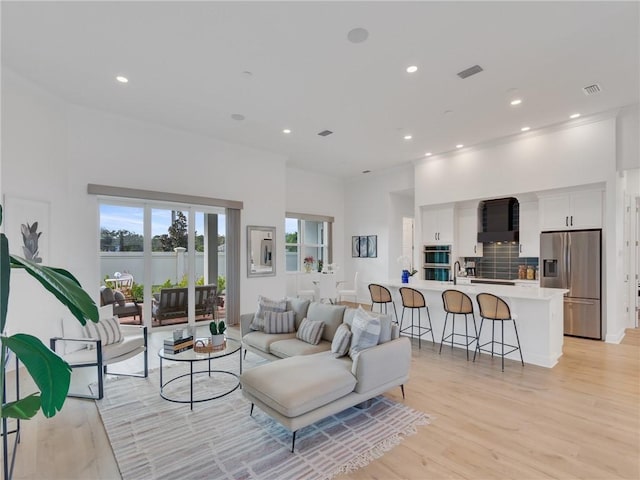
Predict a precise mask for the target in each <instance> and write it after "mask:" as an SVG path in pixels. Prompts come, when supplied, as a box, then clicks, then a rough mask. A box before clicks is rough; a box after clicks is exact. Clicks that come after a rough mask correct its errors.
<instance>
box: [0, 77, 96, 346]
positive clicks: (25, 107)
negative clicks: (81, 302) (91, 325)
mask: <svg viewBox="0 0 640 480" xmlns="http://www.w3.org/2000/svg"><path fill="white" fill-rule="evenodd" d="M66 158H67V123H66V105H65V104H64V103H63V102H61V101H60V100H58V99H56V98H55V97H53V96H51V95H49V94H47V93H46V92H43V91H41V90H40V89H38V88H36V87H34V86H32V85H30V84H28V83H26V82H22V81H20V80H19V78H18V77H16V76H14V75H12V74H11V72H9V71H8V70H7V69H3V71H2V175H1V177H0V178H1V181H2V193H3V195H4V198H6V197H19V198H27V199H31V200H41V201H44V202H48V203H49V205H50V207H51V208H50V216H49V224H50V231H49V232H44V233H43V236H42V237H41V239H40V242H48V246H49V256H50V259H49V260H47V263H49V264H52V265H59V266H65V265H66V266H69V263H68V261H67V259H68V258H69V257H72V256H73V255H72V253H71V251H68V250H66V249H65V248H64V244H62V245H61V244H60V242H59V241H58V239H60V238H61V237H63V236H64V235H65V228H66V224H67V223H68V219H67V218H66V215H65V213H66V212H65V207H66V204H67V202H66V177H67V166H66ZM3 203H4V202H3ZM60 205H62V206H61V207H60V208H58V207H59V206H60ZM4 214H5V218H4V221H3V228H6V222H7V221H9V222H10V221H11V214H12V212H11V211H8V210H5V211H4ZM10 247H11V245H10ZM11 251H14V250H13V249H11ZM74 273H78V272H74ZM78 278H79V279H80V281H81V282H83V283H85V284H86V281H87V276H86V275H82V274H80V275H78ZM10 287H11V291H10V294H9V305H8V316H7V329H8V330H9V333H16V332H24V333H29V334H32V335H37V336H39V337H40V338H41V339H42V340H43V341H45V344H47V345H48V339H49V338H50V337H51V336H53V335H55V334H58V333H59V319H60V318H61V316H62V315H63V314H64V313H65V309H64V307H62V306H61V305H60V304H59V303H58V302H57V301H56V300H54V299H53V297H52V296H51V295H50V294H48V293H45V291H44V289H43V288H42V287H40V284H39V283H37V282H36V281H35V280H34V279H32V278H31V277H30V276H29V275H27V274H26V273H24V272H21V271H17V270H13V271H12V272H11V281H10ZM96 293H97V292H96Z"/></svg>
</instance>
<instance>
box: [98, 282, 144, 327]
mask: <svg viewBox="0 0 640 480" xmlns="http://www.w3.org/2000/svg"><path fill="white" fill-rule="evenodd" d="M106 305H113V314H114V315H117V316H118V317H131V316H133V319H134V320H135V319H136V317H138V319H139V321H140V325H142V306H141V305H140V304H138V302H137V301H136V300H135V299H133V298H126V297H125V296H124V294H123V293H122V292H120V291H118V290H112V289H111V288H109V287H100V306H101V307H104V306H106Z"/></svg>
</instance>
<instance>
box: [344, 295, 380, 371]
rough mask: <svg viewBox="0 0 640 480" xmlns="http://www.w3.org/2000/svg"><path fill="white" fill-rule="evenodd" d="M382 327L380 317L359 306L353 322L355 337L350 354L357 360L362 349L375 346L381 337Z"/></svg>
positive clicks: (352, 340) (352, 331)
mask: <svg viewBox="0 0 640 480" xmlns="http://www.w3.org/2000/svg"><path fill="white" fill-rule="evenodd" d="M380 329H381V327H380V319H379V318H377V317H372V316H370V315H368V314H367V312H365V311H364V309H363V308H362V307H358V310H357V311H356V314H355V315H354V317H353V323H352V324H351V333H352V334H353V337H352V338H351V348H350V349H349V356H350V357H351V358H352V359H353V360H355V358H356V357H357V356H358V354H359V353H360V352H361V351H362V350H365V349H367V348H371V347H375V346H376V345H377V344H378V339H379V338H380Z"/></svg>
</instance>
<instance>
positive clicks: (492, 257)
mask: <svg viewBox="0 0 640 480" xmlns="http://www.w3.org/2000/svg"><path fill="white" fill-rule="evenodd" d="M464 260H465V262H469V261H475V262H476V276H478V277H484V278H498V279H501V280H513V279H517V278H518V266H519V265H527V266H528V265H532V266H533V267H537V266H538V257H519V256H518V244H517V243H516V244H511V243H503V244H498V243H485V244H483V256H482V257H477V258H474V257H466V258H465V259H464Z"/></svg>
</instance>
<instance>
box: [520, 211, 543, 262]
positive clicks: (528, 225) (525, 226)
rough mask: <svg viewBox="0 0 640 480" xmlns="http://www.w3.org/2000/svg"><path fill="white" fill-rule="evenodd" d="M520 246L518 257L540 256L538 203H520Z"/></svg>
mask: <svg viewBox="0 0 640 480" xmlns="http://www.w3.org/2000/svg"><path fill="white" fill-rule="evenodd" d="M519 224H520V228H519V230H520V232H519V236H520V245H519V248H518V256H520V257H539V256H540V223H539V221H538V202H536V201H525V202H520V220H519Z"/></svg>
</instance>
